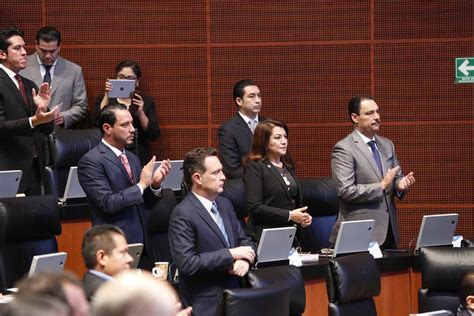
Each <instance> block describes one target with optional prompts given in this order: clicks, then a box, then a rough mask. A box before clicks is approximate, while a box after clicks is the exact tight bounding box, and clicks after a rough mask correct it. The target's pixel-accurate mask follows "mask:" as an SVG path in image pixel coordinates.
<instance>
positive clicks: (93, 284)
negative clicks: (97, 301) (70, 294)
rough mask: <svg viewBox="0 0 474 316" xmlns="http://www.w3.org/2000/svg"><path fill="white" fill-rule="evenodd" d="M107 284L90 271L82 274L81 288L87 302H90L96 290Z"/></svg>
mask: <svg viewBox="0 0 474 316" xmlns="http://www.w3.org/2000/svg"><path fill="white" fill-rule="evenodd" d="M105 282H107V280H106V279H103V278H101V277H99V276H97V275H95V274H93V273H91V272H90V271H87V272H86V273H85V274H84V278H83V279H82V287H83V288H84V292H85V293H86V297H87V300H88V301H91V300H92V297H93V296H94V294H95V292H96V291H97V289H98V288H99V287H100V286H101V285H102V284H104V283H105Z"/></svg>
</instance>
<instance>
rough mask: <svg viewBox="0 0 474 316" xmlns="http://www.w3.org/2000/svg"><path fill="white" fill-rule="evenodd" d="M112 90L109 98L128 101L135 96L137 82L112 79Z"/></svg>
mask: <svg viewBox="0 0 474 316" xmlns="http://www.w3.org/2000/svg"><path fill="white" fill-rule="evenodd" d="M109 82H110V83H111V84H112V90H110V91H109V93H108V95H109V98H122V99H127V98H131V97H132V96H133V92H135V88H136V80H128V79H111V80H109Z"/></svg>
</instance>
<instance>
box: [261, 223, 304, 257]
mask: <svg viewBox="0 0 474 316" xmlns="http://www.w3.org/2000/svg"><path fill="white" fill-rule="evenodd" d="M295 234H296V227H293V226H289V227H279V228H267V229H264V230H263V232H262V236H261V237H260V242H259V243H258V248H257V259H258V262H259V263H262V262H272V261H282V260H288V256H289V254H290V250H291V246H292V245H293V239H295Z"/></svg>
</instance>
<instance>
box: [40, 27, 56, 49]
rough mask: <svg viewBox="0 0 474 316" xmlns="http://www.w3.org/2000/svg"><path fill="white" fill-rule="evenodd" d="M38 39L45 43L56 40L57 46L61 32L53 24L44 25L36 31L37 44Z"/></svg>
mask: <svg viewBox="0 0 474 316" xmlns="http://www.w3.org/2000/svg"><path fill="white" fill-rule="evenodd" d="M40 40H41V41H45V42H46V43H50V42H54V41H58V46H59V45H60V44H61V33H60V32H59V31H58V29H57V28H55V27H54V26H45V27H42V28H40V29H39V30H38V33H36V43H37V44H39V41H40Z"/></svg>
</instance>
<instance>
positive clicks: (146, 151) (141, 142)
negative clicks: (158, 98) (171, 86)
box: [93, 95, 160, 166]
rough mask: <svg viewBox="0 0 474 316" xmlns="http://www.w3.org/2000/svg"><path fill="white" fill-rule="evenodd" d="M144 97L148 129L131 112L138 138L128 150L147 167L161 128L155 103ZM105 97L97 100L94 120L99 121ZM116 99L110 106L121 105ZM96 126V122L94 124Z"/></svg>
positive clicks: (112, 99) (144, 110)
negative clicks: (153, 143) (153, 144)
mask: <svg viewBox="0 0 474 316" xmlns="http://www.w3.org/2000/svg"><path fill="white" fill-rule="evenodd" d="M142 97H143V112H145V115H146V117H147V118H148V126H147V128H142V124H141V123H140V118H139V117H138V114H137V112H136V111H135V112H133V111H131V112H130V114H132V118H133V126H134V127H135V130H136V133H137V137H135V141H134V142H133V144H130V145H128V146H127V149H128V150H130V151H131V152H133V153H134V154H136V155H137V156H138V158H140V163H141V164H142V166H144V165H146V164H147V163H148V162H149V161H150V159H151V154H150V142H151V141H153V140H156V139H158V138H159V137H160V127H159V126H158V121H157V120H156V109H155V102H154V101H153V98H152V97H150V96H146V95H142ZM103 98H104V96H99V97H97V98H96V100H95V105H94V115H93V116H94V120H95V121H96V120H97V117H98V116H99V113H100V103H101V102H102V99H103ZM119 103H120V102H118V101H117V99H116V98H109V104H119ZM94 125H95V122H94Z"/></svg>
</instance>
